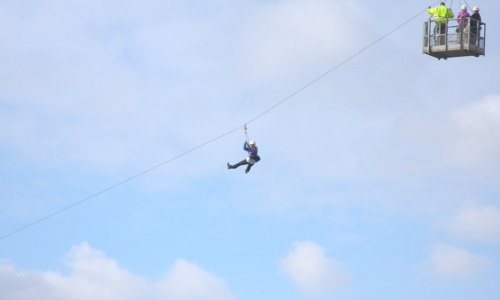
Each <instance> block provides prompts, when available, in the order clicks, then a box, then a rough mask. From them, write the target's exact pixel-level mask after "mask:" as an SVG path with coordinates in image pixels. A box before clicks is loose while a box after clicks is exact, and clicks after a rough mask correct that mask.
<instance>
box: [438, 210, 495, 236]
mask: <svg viewBox="0 0 500 300" xmlns="http://www.w3.org/2000/svg"><path fill="white" fill-rule="evenodd" d="M446 227H447V228H446V229H447V231H448V232H449V234H450V235H452V236H454V237H457V238H461V239H471V240H476V241H482V242H494V241H500V209H498V208H496V207H493V206H464V207H462V208H461V209H460V210H459V211H458V213H457V214H456V215H455V216H454V217H453V218H452V220H451V221H450V222H449V224H448V225H447V226H446Z"/></svg>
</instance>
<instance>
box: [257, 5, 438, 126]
mask: <svg viewBox="0 0 500 300" xmlns="http://www.w3.org/2000/svg"><path fill="white" fill-rule="evenodd" d="M439 2H440V1H438V2H436V3H434V4H433V5H436V4H437V3H439ZM426 11H427V9H426V10H424V11H421V12H419V13H418V14H417V15H415V16H414V17H413V18H411V19H409V20H408V21H406V22H404V23H403V24H401V25H399V26H398V27H396V28H395V29H393V30H392V31H390V32H389V33H387V34H386V35H384V36H382V37H381V38H379V39H378V40H376V41H375V42H373V43H371V44H370V45H368V46H366V47H365V48H363V49H361V50H360V51H358V52H357V53H355V54H354V55H353V56H351V57H349V58H348V59H346V60H344V61H343V62H341V63H340V64H338V65H337V66H335V67H334V68H333V69H331V70H329V71H328V72H326V73H324V74H323V75H321V76H319V77H318V78H316V79H314V80H313V81H311V82H309V83H308V84H307V85H305V86H304V87H302V88H301V89H300V90H298V91H296V92H295V93H293V94H291V95H290V96H288V97H286V98H285V99H283V100H281V101H280V102H278V103H276V104H275V105H274V106H271V107H270V108H269V109H268V110H266V111H264V112H263V113H261V114H260V115H258V116H257V117H255V118H253V119H252V120H250V121H248V122H247V124H250V123H252V122H253V121H255V120H257V119H258V118H260V117H262V116H263V115H265V114H266V113H268V112H269V111H270V110H272V109H274V108H275V107H277V106H278V105H280V104H281V103H283V102H285V101H286V100H288V99H290V98H292V97H293V96H295V95H297V94H298V93H300V92H301V91H302V90H305V89H306V88H308V87H309V86H310V85H312V84H313V83H315V82H316V81H318V80H320V79H321V78H323V77H325V76H326V75H328V74H330V73H331V72H333V71H335V69H337V68H339V67H340V66H342V65H343V64H345V63H346V62H348V61H350V60H351V59H353V58H354V57H356V56H358V55H359V54H361V53H362V52H364V51H365V50H367V49H368V48H370V47H371V46H373V45H375V44H376V43H378V42H380V41H381V40H383V39H384V38H386V37H387V36H388V35H390V34H391V33H393V32H394V31H396V30H398V29H399V28H401V27H403V26H404V25H406V24H407V23H409V22H411V21H413V19H415V18H416V17H418V16H420V15H421V14H422V13H424V12H426Z"/></svg>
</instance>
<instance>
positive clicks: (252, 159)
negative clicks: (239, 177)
mask: <svg viewBox="0 0 500 300" xmlns="http://www.w3.org/2000/svg"><path fill="white" fill-rule="evenodd" d="M243 150H245V151H247V152H248V157H247V158H245V159H244V160H242V161H240V162H239V163H237V164H235V165H230V164H229V163H227V168H228V169H236V168H237V167H239V166H243V165H248V166H247V168H246V170H245V174H246V173H248V172H250V169H251V168H252V166H253V165H254V164H255V163H256V162H258V161H259V160H260V157H259V155H257V153H258V151H259V150H258V148H257V146H256V144H255V142H254V141H251V142H250V144H249V143H248V142H247V141H245V143H244V144H243Z"/></svg>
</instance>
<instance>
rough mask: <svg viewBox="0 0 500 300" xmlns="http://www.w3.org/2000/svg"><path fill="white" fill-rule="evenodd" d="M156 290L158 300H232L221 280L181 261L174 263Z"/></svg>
mask: <svg viewBox="0 0 500 300" xmlns="http://www.w3.org/2000/svg"><path fill="white" fill-rule="evenodd" d="M157 288H158V291H159V292H158V295H159V297H158V298H159V299H169V300H182V299H207V300H209V299H214V300H216V299H217V300H231V299H234V297H233V295H231V293H230V292H229V290H228V287H227V285H226V283H225V282H224V281H223V280H222V279H220V278H217V277H216V276H215V275H213V274H210V273H207V272H206V271H204V270H203V269H201V268H200V267H198V266H196V265H195V264H191V263H188V262H187V261H184V260H182V259H178V260H177V261H176V262H175V264H174V267H173V268H172V270H170V272H169V273H168V274H166V276H165V277H164V278H163V279H162V280H161V281H160V282H159V283H158V287H157Z"/></svg>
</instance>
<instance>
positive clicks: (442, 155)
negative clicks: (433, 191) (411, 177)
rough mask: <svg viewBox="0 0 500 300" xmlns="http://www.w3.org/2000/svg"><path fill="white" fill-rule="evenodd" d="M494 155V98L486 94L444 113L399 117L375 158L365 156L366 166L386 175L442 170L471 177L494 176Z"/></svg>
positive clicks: (497, 110) (499, 112) (499, 145)
mask: <svg viewBox="0 0 500 300" xmlns="http://www.w3.org/2000/svg"><path fill="white" fill-rule="evenodd" d="M499 152H500V96H496V95H491V96H486V97H485V98H484V99H482V100H480V101H477V102H475V103H472V104H469V105H464V106H461V107H457V108H454V109H452V110H450V111H448V112H446V113H440V114H437V113H434V114H429V113H428V112H420V113H418V112H417V113H411V114H409V115H406V116H404V118H401V119H400V120H399V121H398V122H396V124H395V125H394V126H393V128H392V132H391V136H390V138H389V141H388V142H387V143H386V145H385V147H384V148H383V149H382V150H381V151H380V152H379V153H378V156H375V157H369V159H368V160H367V163H371V166H376V167H375V169H376V170H378V171H381V170H385V171H386V172H390V173H391V174H401V173H411V174H429V173H430V174H431V175H432V176H435V175H437V174H436V170H439V171H440V173H439V175H442V171H445V172H447V173H448V174H449V175H450V176H456V175H458V176H461V178H463V176H469V177H467V178H471V176H472V177H476V178H477V177H478V176H479V175H485V174H495V175H496V174H498V171H499V170H500V156H498V153H499ZM457 170H461V172H457ZM462 171H463V172H462ZM481 178H483V177H481Z"/></svg>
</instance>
